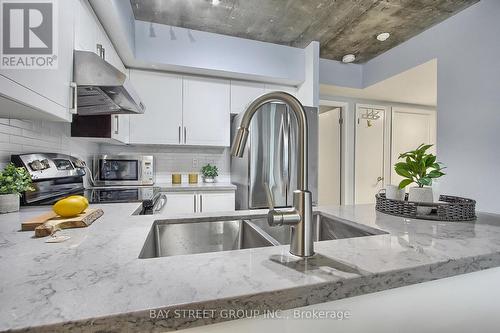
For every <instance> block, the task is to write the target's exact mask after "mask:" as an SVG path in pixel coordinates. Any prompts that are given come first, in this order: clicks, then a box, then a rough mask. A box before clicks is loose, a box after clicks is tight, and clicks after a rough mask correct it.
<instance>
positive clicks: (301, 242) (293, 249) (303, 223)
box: [231, 91, 314, 257]
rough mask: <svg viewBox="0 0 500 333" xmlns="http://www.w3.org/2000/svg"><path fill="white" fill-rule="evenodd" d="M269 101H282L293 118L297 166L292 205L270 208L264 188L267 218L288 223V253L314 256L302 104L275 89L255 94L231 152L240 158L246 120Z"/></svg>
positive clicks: (272, 224) (306, 142)
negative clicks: (289, 206) (289, 232)
mask: <svg viewBox="0 0 500 333" xmlns="http://www.w3.org/2000/svg"><path fill="white" fill-rule="evenodd" d="M270 102H283V103H286V104H287V105H288V106H289V107H290V109H291V110H292V112H293V114H294V115H295V117H296V118H297V130H298V135H297V136H298V145H297V149H298V158H299V165H298V170H297V185H298V189H297V190H296V191H294V192H293V208H292V209H274V207H273V204H272V197H271V192H270V190H269V189H268V201H269V214H268V216H267V220H268V223H269V225H270V226H282V225H290V226H291V230H292V232H291V235H290V237H291V242H290V253H291V254H293V255H296V256H299V257H309V256H312V255H314V243H313V217H312V194H311V192H309V191H308V184H307V179H308V166H307V161H308V159H307V147H308V145H307V144H308V135H307V132H308V128H307V119H306V112H305V110H304V107H303V106H302V104H301V103H300V102H299V101H298V100H297V99H296V98H295V97H293V96H292V95H290V94H288V93H285V92H282V91H275V92H271V93H268V94H264V95H262V96H260V97H258V98H257V99H256V100H255V101H253V102H252V104H250V105H249V106H248V108H247V109H246V111H245V113H244V114H243V117H242V119H241V124H240V127H239V128H238V133H237V134H236V137H235V141H234V143H233V147H232V149H231V154H232V155H233V156H236V157H243V153H244V151H245V145H246V142H247V139H248V133H249V130H248V129H249V127H250V121H251V120H252V117H253V115H254V114H255V113H256V112H257V110H258V109H259V108H260V107H261V106H263V105H264V104H266V103H270ZM266 186H267V184H266Z"/></svg>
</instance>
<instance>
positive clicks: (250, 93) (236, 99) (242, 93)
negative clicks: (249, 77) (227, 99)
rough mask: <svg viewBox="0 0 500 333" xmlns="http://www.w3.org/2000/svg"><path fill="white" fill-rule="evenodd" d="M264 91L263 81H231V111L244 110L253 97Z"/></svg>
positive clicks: (236, 112) (239, 111)
mask: <svg viewBox="0 0 500 333" xmlns="http://www.w3.org/2000/svg"><path fill="white" fill-rule="evenodd" d="M265 92H266V90H265V85H264V83H257V82H245V81H231V113H234V114H238V113H241V112H244V111H245V110H246V108H247V107H248V105H249V104H250V103H252V102H253V101H254V99H256V98H257V97H259V96H260V95H263V94H264V93H265Z"/></svg>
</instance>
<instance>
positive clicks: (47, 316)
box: [0, 203, 500, 332]
mask: <svg viewBox="0 0 500 333" xmlns="http://www.w3.org/2000/svg"><path fill="white" fill-rule="evenodd" d="M95 207H101V208H102V209H103V210H104V215H103V216H102V217H101V218H100V219H99V220H97V221H96V222H95V223H94V224H93V225H91V226H90V227H88V228H82V229H71V230H65V231H64V233H66V234H68V235H70V236H71V239H70V240H68V241H66V242H64V243H56V244H49V243H45V239H43V238H42V239H35V238H33V232H19V231H18V230H19V229H20V222H21V221H23V220H24V219H26V218H28V217H31V216H35V215H37V214H40V213H41V212H44V211H46V210H47V207H45V208H40V207H38V208H27V209H22V210H21V212H19V213H11V214H6V215H0V275H1V278H0V308H1V309H2V311H0V331H6V330H14V331H22V332H66V331H68V332H69V331H71V332H89V331H92V332H94V331H106V332H123V331H129V332H139V331H149V332H164V331H169V330H175V329H182V328H186V327H190V326H196V325H203V324H210V323H213V322H217V321H222V320H228V319H232V318H230V317H227V312H226V316H223V315H222V314H223V312H222V310H224V309H236V310H237V309H246V310H248V309H251V310H262V311H264V310H273V309H289V308H295V307H300V306H305V305H309V304H315V303H320V302H326V301H331V300H335V299H340V298H345V297H350V296H355V295H361V294H366V293H370V292H375V291H380V290H385V289H389V288H396V287H400V286H405V285H409V284H413V283H419V282H424V281H429V280H434V279H439V278H443V277H448V276H453V275H457V274H463V273H467V272H473V271H477V270H481V269H486V268H490V267H496V266H500V216H498V215H493V214H482V213H480V214H479V215H478V220H477V221H475V222H473V223H470V222H468V223H446V222H436V221H423V220H408V219H403V218H399V217H394V216H389V215H385V214H381V213H378V212H376V211H375V209H374V206H373V205H362V206H345V207H318V208H317V209H316V210H317V211H320V212H321V213H322V214H324V215H326V216H329V217H334V218H337V219H339V220H341V221H343V222H344V223H347V224H353V225H357V226H361V227H362V228H366V229H367V230H373V229H378V230H382V231H384V232H387V233H386V234H379V235H375V236H369V237H360V238H350V239H339V240H332V241H323V242H317V243H315V250H316V252H317V255H316V256H314V257H312V258H309V259H307V260H304V259H299V258H297V257H293V256H291V255H289V253H288V246H277V247H265V248H256V249H248V250H237V251H226V252H215V253H205V254H195V255H183V256H172V257H163V258H153V259H138V256H139V253H140V251H141V249H142V246H143V244H144V241H145V240H146V238H147V235H148V233H149V231H150V229H151V226H152V224H153V222H154V220H155V218H154V217H153V216H131V214H132V212H134V211H135V210H136V209H137V203H135V204H107V205H106V204H105V205H95ZM266 212H267V211H263V210H260V211H238V212H232V213H225V214H224V213H214V214H197V215H196V216H199V217H209V218H210V217H212V218H214V219H215V218H216V217H217V216H220V215H229V214H231V215H234V216H235V219H237V217H236V216H240V217H259V216H264V215H265V213H266ZM191 216H193V215H191ZM186 217H188V216H171V217H168V219H170V218H172V219H178V218H186ZM193 309H195V310H200V309H204V310H209V311H211V312H209V313H210V315H209V316H206V315H200V314H199V313H198V314H196V315H191V314H189V315H185V313H186V312H183V313H184V315H182V316H181V315H178V314H179V312H178V311H180V310H193ZM150 310H154V311H153V312H151V311H150ZM160 310H161V311H162V312H160ZM172 310H173V311H172ZM152 313H153V314H155V315H153V318H151V314H152ZM160 313H162V315H161V316H159V315H158V314H160ZM174 314H175V315H174ZM205 314H206V313H205Z"/></svg>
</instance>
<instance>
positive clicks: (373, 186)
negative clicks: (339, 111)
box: [354, 105, 385, 204]
mask: <svg viewBox="0 0 500 333" xmlns="http://www.w3.org/2000/svg"><path fill="white" fill-rule="evenodd" d="M384 125H385V109H384V108H382V107H371V106H360V105H357V106H356V134H355V160H354V169H355V171H354V202H355V203H356V204H368V203H374V202H375V194H376V193H377V192H378V191H379V190H380V189H381V188H383V186H384V130H385V126H384Z"/></svg>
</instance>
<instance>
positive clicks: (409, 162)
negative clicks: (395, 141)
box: [394, 144, 445, 214]
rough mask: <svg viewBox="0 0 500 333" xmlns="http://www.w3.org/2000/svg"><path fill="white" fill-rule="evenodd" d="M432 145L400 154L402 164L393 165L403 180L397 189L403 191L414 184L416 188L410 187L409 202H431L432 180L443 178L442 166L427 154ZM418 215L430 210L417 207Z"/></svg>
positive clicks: (431, 155)
mask: <svg viewBox="0 0 500 333" xmlns="http://www.w3.org/2000/svg"><path fill="white" fill-rule="evenodd" d="M431 147H432V145H425V144H421V145H420V146H418V147H417V149H415V150H412V151H408V152H406V153H402V154H400V155H399V159H400V160H403V162H398V163H396V164H395V165H394V170H395V171H396V173H397V174H398V175H400V176H401V177H403V178H404V179H403V180H402V181H401V182H400V183H399V188H400V189H403V188H405V187H406V186H408V185H410V184H413V183H415V184H416V185H417V186H414V187H410V191H409V193H408V200H409V201H416V202H433V195H432V187H430V186H431V185H432V180H433V179H436V178H439V177H441V176H444V175H445V173H443V171H442V170H443V169H444V167H443V165H442V163H440V162H437V161H436V156H435V155H433V154H431V153H427V150H428V149H429V148H431ZM417 212H418V213H419V214H429V213H430V212H431V208H428V207H418V209H417Z"/></svg>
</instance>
